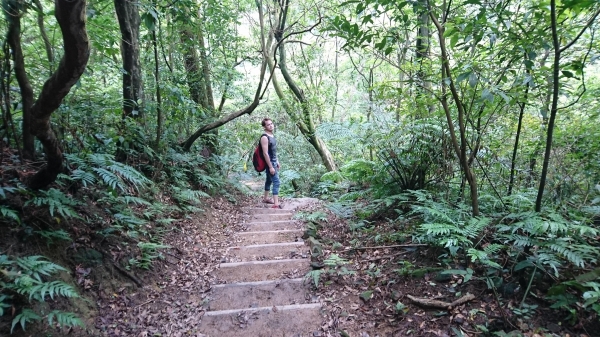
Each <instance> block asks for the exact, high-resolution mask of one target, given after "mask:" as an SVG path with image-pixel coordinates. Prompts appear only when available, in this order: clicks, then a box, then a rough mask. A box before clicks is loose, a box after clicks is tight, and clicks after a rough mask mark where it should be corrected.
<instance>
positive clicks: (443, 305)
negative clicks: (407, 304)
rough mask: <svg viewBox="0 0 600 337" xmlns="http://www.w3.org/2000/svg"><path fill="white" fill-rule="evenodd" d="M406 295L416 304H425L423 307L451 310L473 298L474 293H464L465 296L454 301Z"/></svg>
mask: <svg viewBox="0 0 600 337" xmlns="http://www.w3.org/2000/svg"><path fill="white" fill-rule="evenodd" d="M406 297H408V299H410V300H411V301H413V302H414V303H416V304H419V305H422V306H425V307H432V308H440V309H447V310H451V309H452V308H454V307H456V306H458V305H461V304H463V303H466V302H469V301H472V300H474V299H475V295H473V294H466V295H465V296H463V297H461V298H459V299H457V300H456V301H454V302H451V303H450V302H444V301H438V300H431V299H428V298H418V297H414V296H411V295H406Z"/></svg>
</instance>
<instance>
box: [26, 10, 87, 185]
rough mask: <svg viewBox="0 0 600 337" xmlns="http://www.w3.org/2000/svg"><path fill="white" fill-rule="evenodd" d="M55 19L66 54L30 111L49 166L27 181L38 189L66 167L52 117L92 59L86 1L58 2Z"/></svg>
mask: <svg viewBox="0 0 600 337" xmlns="http://www.w3.org/2000/svg"><path fill="white" fill-rule="evenodd" d="M54 5H55V16H56V20H57V22H58V24H59V25H60V28H61V32H62V36H63V50H64V54H63V57H62V59H61V61H60V64H59V65H58V68H57V69H56V72H55V73H54V74H53V75H52V76H51V77H50V78H49V79H48V80H47V81H46V83H44V87H43V88H42V92H41V93H40V96H39V97H38V99H37V100H36V102H35V103H34V104H33V106H32V107H31V115H32V124H31V132H32V133H33V134H34V135H35V136H36V137H37V138H38V139H39V140H40V142H41V143H42V145H43V146H44V152H45V153H46V158H47V161H48V162H47V165H46V166H44V167H43V168H42V169H41V170H40V171H38V172H37V173H36V174H35V175H34V176H33V177H31V179H29V181H28V185H29V187H31V188H34V189H38V188H44V187H46V186H48V185H49V184H50V183H52V182H54V180H55V179H56V177H57V176H58V174H59V173H60V172H61V170H62V167H63V156H62V151H61V148H60V146H59V143H58V141H57V139H56V136H55V135H54V132H52V129H51V128H50V116H51V115H52V113H53V112H54V111H55V110H56V109H58V107H59V106H60V104H61V103H62V100H63V98H64V97H65V96H66V95H67V94H68V93H69V91H70V89H71V87H72V86H73V85H74V84H75V83H76V82H77V81H78V80H79V78H80V77H81V74H83V71H84V70H85V67H86V65H87V61H88V59H89V56H90V46H89V40H88V35H87V31H86V27H85V23H86V22H85V19H86V1H85V0H56V1H55V2H54Z"/></svg>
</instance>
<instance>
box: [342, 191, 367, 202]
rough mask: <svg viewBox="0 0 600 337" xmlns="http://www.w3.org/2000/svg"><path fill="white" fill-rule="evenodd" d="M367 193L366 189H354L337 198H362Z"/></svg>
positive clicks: (354, 199) (348, 199) (353, 199)
mask: <svg viewBox="0 0 600 337" xmlns="http://www.w3.org/2000/svg"><path fill="white" fill-rule="evenodd" d="M366 195H367V193H366V191H364V190H363V191H354V192H348V193H346V194H342V195H341V196H340V197H339V198H338V200H339V201H356V200H358V199H360V198H364V197H365V196H366Z"/></svg>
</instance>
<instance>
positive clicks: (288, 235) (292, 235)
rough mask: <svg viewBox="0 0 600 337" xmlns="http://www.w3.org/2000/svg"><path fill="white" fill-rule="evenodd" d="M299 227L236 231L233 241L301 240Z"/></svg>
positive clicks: (260, 242) (244, 243) (242, 242)
mask: <svg viewBox="0 0 600 337" xmlns="http://www.w3.org/2000/svg"><path fill="white" fill-rule="evenodd" d="M303 233H304V231H303V230H301V229H284V230H278V231H258V232H238V233H236V235H235V242H236V243H237V244H238V245H240V246H241V245H258V244H265V243H277V242H297V241H302V234H303Z"/></svg>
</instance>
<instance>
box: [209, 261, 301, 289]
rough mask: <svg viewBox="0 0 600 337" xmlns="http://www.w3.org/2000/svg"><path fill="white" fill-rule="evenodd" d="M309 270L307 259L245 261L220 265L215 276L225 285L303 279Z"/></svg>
mask: <svg viewBox="0 0 600 337" xmlns="http://www.w3.org/2000/svg"><path fill="white" fill-rule="evenodd" d="M309 270H310V262H309V261H308V259H284V260H266V261H246V262H230V263H221V264H220V265H219V268H218V269H216V270H215V275H216V276H217V278H218V279H220V280H221V281H224V282H225V283H234V282H252V281H267V280H276V279H286V278H297V277H304V275H306V273H308V271H309Z"/></svg>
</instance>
